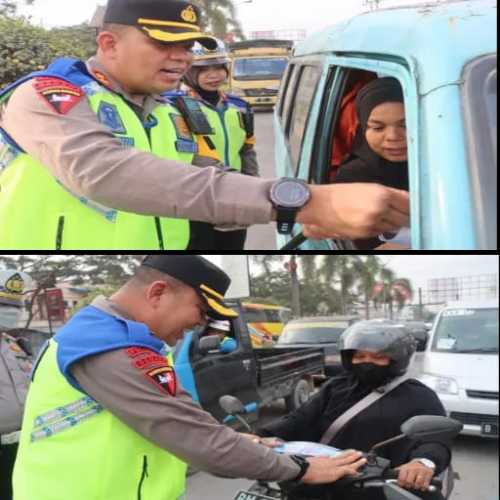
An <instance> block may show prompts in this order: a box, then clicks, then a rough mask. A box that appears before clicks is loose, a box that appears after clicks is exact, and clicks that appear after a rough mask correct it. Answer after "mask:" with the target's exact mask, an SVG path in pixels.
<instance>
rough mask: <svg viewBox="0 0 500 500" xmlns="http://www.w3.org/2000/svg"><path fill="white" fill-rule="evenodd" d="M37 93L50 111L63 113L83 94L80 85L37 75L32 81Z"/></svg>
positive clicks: (68, 110) (69, 109)
mask: <svg viewBox="0 0 500 500" xmlns="http://www.w3.org/2000/svg"><path fill="white" fill-rule="evenodd" d="M33 85H34V87H35V90H36V91H37V93H38V95H39V96H40V97H41V98H42V99H43V100H44V102H45V103H46V104H47V105H48V106H49V108H50V109H51V110H52V111H55V112H56V113H59V114H61V115H65V114H67V113H69V112H70V111H71V109H73V107H75V106H76V105H77V104H78V103H79V102H80V101H81V100H82V98H83V97H84V96H85V93H84V92H83V90H82V89H81V88H80V87H77V86H76V85H73V84H72V83H68V82H66V81H64V80H60V79H59V78H52V77H45V76H42V77H39V78H35V80H34V83H33Z"/></svg>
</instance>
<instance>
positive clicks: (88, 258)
mask: <svg viewBox="0 0 500 500" xmlns="http://www.w3.org/2000/svg"><path fill="white" fill-rule="evenodd" d="M140 261H141V256H137V255H48V256H47V255H19V256H4V255H0V267H3V268H6V269H7V268H8V269H19V270H20V271H25V272H26V273H28V274H29V275H30V276H31V277H32V278H33V279H34V280H36V281H37V282H41V281H45V282H46V281H47V279H48V278H49V277H50V278H51V279H53V281H54V282H57V281H60V280H67V281H70V282H71V283H72V284H73V285H86V286H91V287H94V286H100V285H106V286H114V285H120V284H121V283H123V282H124V281H126V279H127V278H128V277H130V276H131V275H132V273H133V271H134V269H135V268H136V267H137V266H138V265H139V263H140Z"/></svg>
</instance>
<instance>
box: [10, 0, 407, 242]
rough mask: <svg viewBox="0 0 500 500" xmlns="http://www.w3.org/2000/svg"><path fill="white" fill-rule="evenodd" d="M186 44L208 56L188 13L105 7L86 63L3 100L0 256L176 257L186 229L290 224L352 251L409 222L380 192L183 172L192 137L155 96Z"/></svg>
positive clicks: (399, 202) (393, 199)
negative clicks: (160, 253) (315, 229)
mask: <svg viewBox="0 0 500 500" xmlns="http://www.w3.org/2000/svg"><path fill="white" fill-rule="evenodd" d="M195 41H198V42H199V43H201V44H202V45H204V46H205V47H206V48H208V49H215V48H216V47H217V42H216V40H215V39H214V38H212V37H211V36H209V35H207V34H206V33H203V31H202V29H201V11H200V9H199V8H198V7H197V6H196V4H195V3H192V2H188V1H185V0H109V2H108V5H107V8H106V12H105V15H104V24H103V26H102V27H101V29H100V30H99V34H98V36H97V45H98V50H97V54H96V56H95V57H93V58H91V59H90V60H88V61H86V62H84V61H80V60H76V59H71V58H60V59H57V60H55V61H54V62H53V63H52V64H50V65H49V67H48V68H46V69H45V70H43V71H39V72H35V73H31V74H29V75H26V76H25V77H23V78H21V79H20V80H18V81H17V82H14V83H13V84H12V85H10V86H9V87H7V88H5V89H2V90H1V91H0V188H1V189H0V247H1V248H3V249H5V250H20V249H22V250H96V249H97V250H148V251H154V250H185V249H186V248H187V247H188V245H189V241H190V231H189V220H195V221H203V222H208V223H211V224H215V225H218V226H219V225H222V226H225V225H228V224H229V225H234V224H236V225H238V226H249V225H252V224H268V223H269V222H271V221H273V220H277V221H278V223H279V226H280V228H285V229H286V230H287V231H288V232H289V233H291V231H292V229H293V224H292V222H295V221H296V222H299V223H302V224H309V225H314V226H319V228H320V229H323V230H324V231H326V232H329V234H332V235H333V234H337V235H338V234H342V235H343V236H345V237H346V238H348V239H354V238H356V237H363V236H366V237H369V236H371V235H372V234H381V233H384V232H391V230H393V229H395V228H397V229H399V227H401V226H403V225H405V224H407V221H408V214H409V198H408V194H407V193H406V194H405V193H402V192H398V191H394V190H389V189H387V188H385V187H383V186H376V185H372V186H367V185H356V186H350V185H346V186H308V185H306V184H304V183H302V182H299V181H296V180H294V179H282V180H272V179H271V180H264V179H258V178H255V177H250V176H242V175H232V174H229V173H227V172H225V171H223V170H222V169H220V168H216V167H211V168H197V167H195V166H193V165H192V163H193V158H194V155H195V154H196V149H197V144H196V140H195V138H194V137H193V133H192V132H191V131H190V130H189V128H187V127H186V126H185V125H184V123H183V120H182V116H181V115H180V113H179V111H178V109H177V108H175V107H174V106H172V105H171V104H170V103H168V102H166V101H165V99H164V98H162V97H161V94H163V93H164V92H166V91H168V90H171V89H175V88H178V85H179V83H180V81H181V79H182V77H183V76H184V74H185V73H186V71H187V70H188V69H189V65H190V63H191V60H192V53H191V48H192V46H193V43H194V42H195ZM213 164H214V165H215V164H216V162H215V160H213ZM359 200H363V203H360V201H359ZM396 232H397V231H396Z"/></svg>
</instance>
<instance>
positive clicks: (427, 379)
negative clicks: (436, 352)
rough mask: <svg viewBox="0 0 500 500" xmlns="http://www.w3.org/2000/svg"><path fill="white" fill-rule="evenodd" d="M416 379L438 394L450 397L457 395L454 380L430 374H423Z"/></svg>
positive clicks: (456, 386) (456, 385)
mask: <svg viewBox="0 0 500 500" xmlns="http://www.w3.org/2000/svg"><path fill="white" fill-rule="evenodd" d="M418 379H419V380H420V382H422V383H423V384H425V385H426V386H428V387H430V388H431V389H433V390H434V391H436V392H437V393H438V394H447V395H450V396H456V395H458V383H457V381H456V380H455V379H454V378H449V377H442V376H440V375H433V374H432V373H423V374H422V375H420V376H419V377H418Z"/></svg>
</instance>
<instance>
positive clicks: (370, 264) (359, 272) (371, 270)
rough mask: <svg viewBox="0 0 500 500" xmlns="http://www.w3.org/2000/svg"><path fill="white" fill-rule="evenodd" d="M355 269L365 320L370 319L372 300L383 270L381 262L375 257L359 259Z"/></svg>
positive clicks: (355, 262)
mask: <svg viewBox="0 0 500 500" xmlns="http://www.w3.org/2000/svg"><path fill="white" fill-rule="evenodd" d="M353 267H354V272H355V273H356V281H357V283H358V294H359V295H361V296H362V297H363V303H364V306H365V318H366V319H370V300H371V298H372V295H373V288H374V286H375V283H376V280H377V275H378V273H379V272H380V269H381V264H380V260H379V258H378V257H376V256H375V255H367V256H366V257H365V258H362V257H357V258H356V259H355V260H354V262H353Z"/></svg>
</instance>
